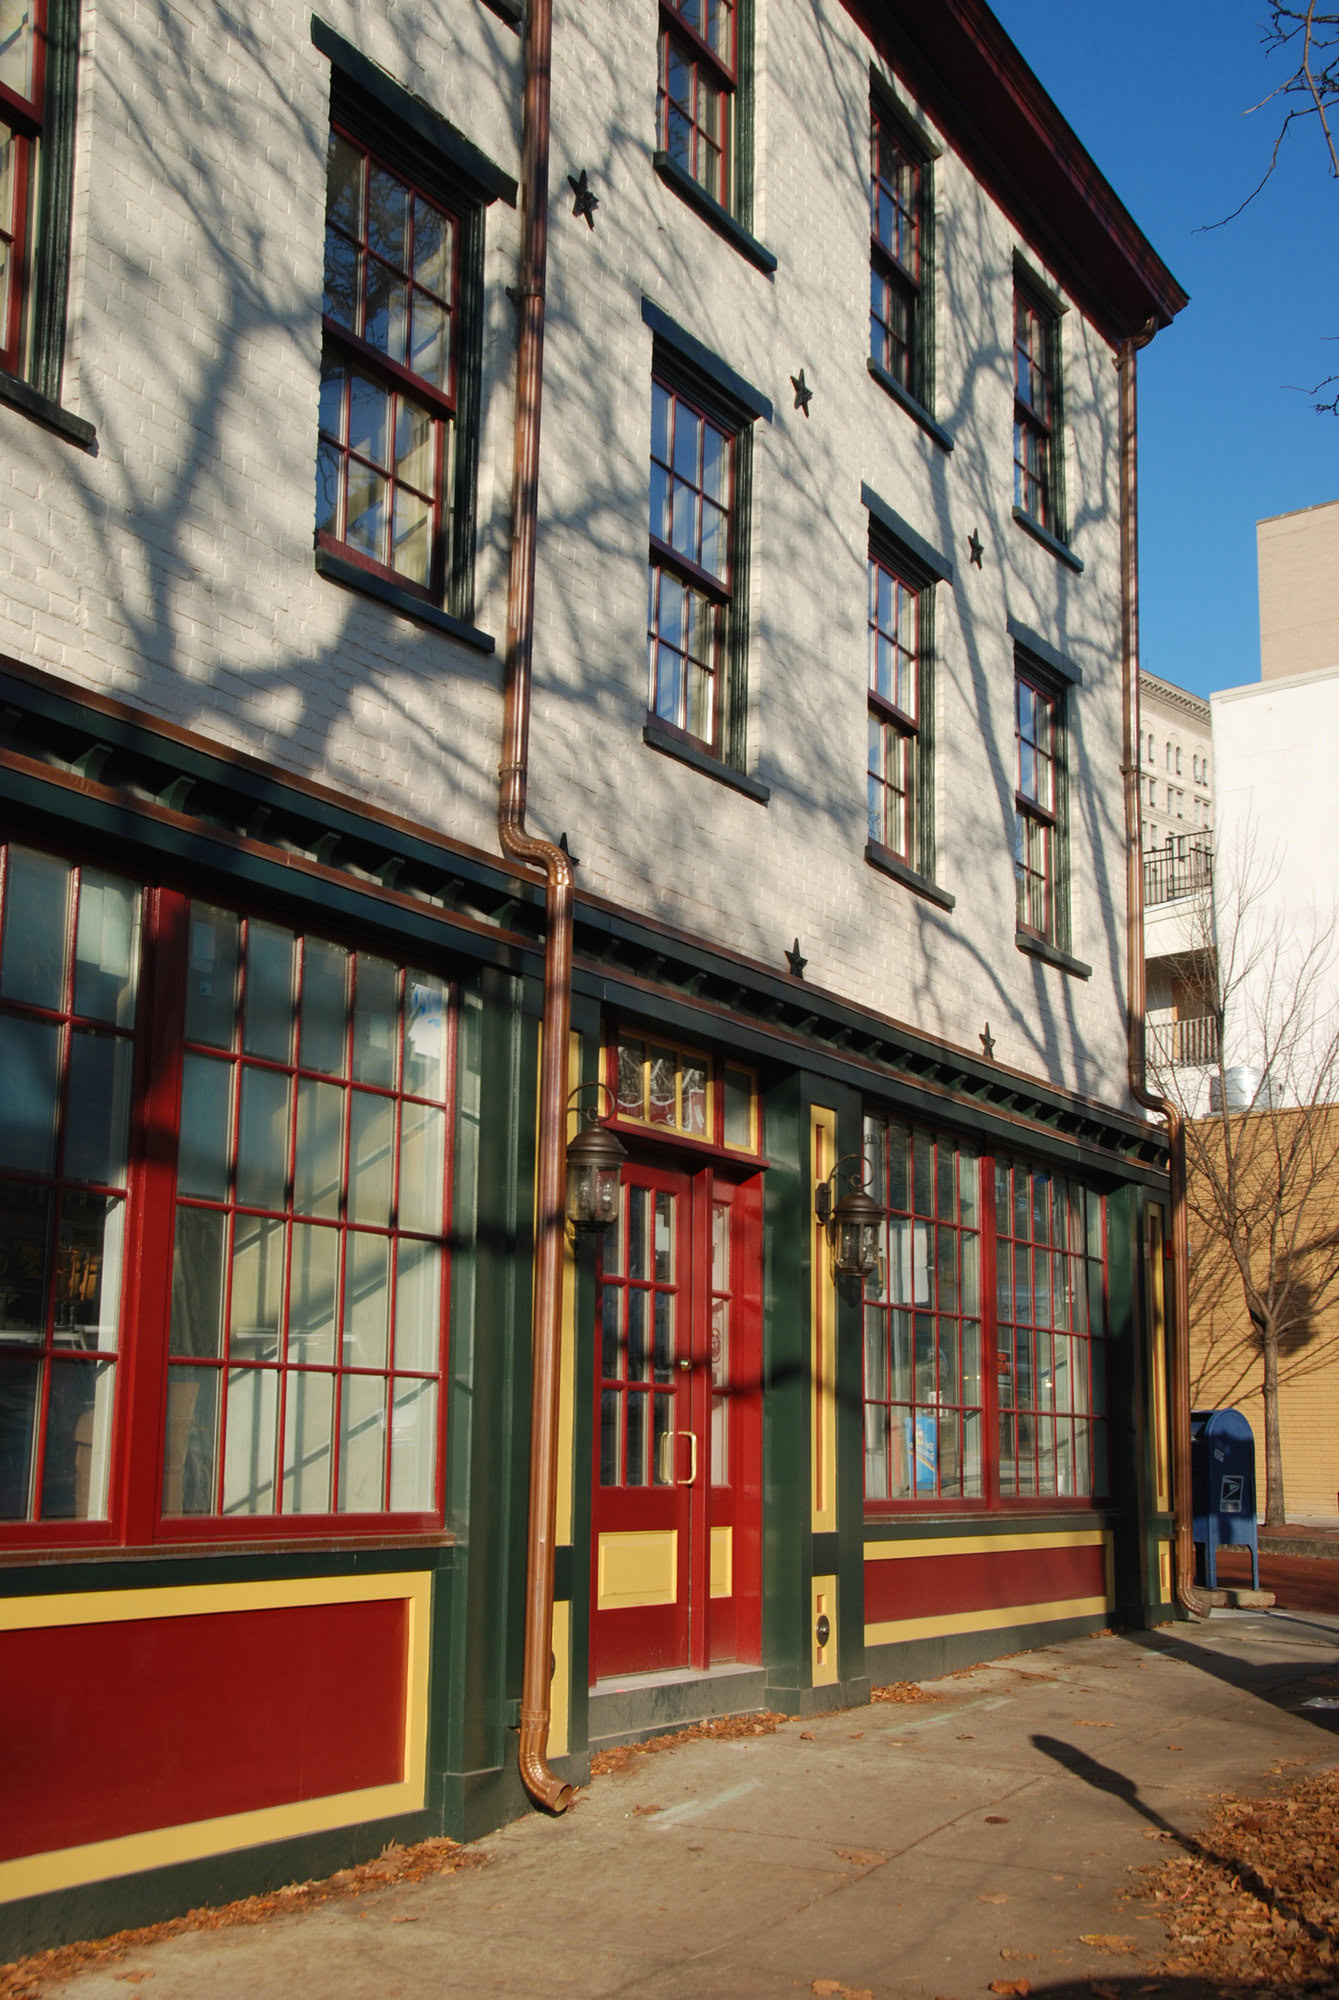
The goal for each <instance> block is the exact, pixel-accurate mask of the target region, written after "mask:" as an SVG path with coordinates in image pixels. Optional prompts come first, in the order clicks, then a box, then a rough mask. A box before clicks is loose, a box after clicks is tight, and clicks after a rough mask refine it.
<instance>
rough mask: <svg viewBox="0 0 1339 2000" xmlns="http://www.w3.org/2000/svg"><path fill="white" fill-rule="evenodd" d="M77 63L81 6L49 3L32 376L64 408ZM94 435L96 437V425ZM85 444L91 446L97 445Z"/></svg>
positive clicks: (73, 0)
mask: <svg viewBox="0 0 1339 2000" xmlns="http://www.w3.org/2000/svg"><path fill="white" fill-rule="evenodd" d="M78 63H79V0H50V5H49V7H48V10H47V48H46V127H45V131H44V133H43V138H42V160H41V168H40V178H39V185H38V190H37V246H36V254H35V256H34V260H33V331H32V352H31V355H30V356H29V363H28V371H27V372H28V379H29V381H30V382H31V383H32V386H33V388H34V389H36V390H37V391H38V392H39V394H40V395H43V396H46V397H49V398H50V400H51V401H52V402H53V403H55V404H59V402H60V394H61V378H62V375H63V372H64V367H65V317H66V304H67V297H68V293H69V284H70V231H71V216H72V211H73V204H74V126H75V109H76V96H77V79H78ZM76 421H77V420H76ZM89 429H90V432H91V430H92V426H91V425H90V426H89ZM80 441H81V442H83V443H90V442H92V439H91V437H90V438H88V439H82V440H80Z"/></svg>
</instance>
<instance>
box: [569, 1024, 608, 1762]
mask: <svg viewBox="0 0 1339 2000" xmlns="http://www.w3.org/2000/svg"><path fill="white" fill-rule="evenodd" d="M572 1029H573V1032H574V1033H575V1034H577V1035H579V1036H580V1037H581V1064H580V1075H581V1081H582V1083H583V1084H594V1083H597V1082H598V1081H599V1078H600V1056H601V1051H602V1049H603V1046H604V1042H603V1035H604V1020H603V1016H602V1014H601V1012H600V1009H599V1008H598V1007H595V1006H592V1004H591V1003H590V1001H588V1000H582V999H579V998H575V997H574V999H573V1003H572ZM582 1101H583V1103H585V1102H589V1103H595V1102H599V1101H601V1100H600V1098H599V1095H598V1093H596V1092H595V1091H594V1090H591V1091H588V1092H587V1093H586V1094H585V1096H584V1097H583V1099H582ZM595 1256H596V1244H595V1239H594V1237H593V1236H591V1237H590V1238H589V1240H588V1241H581V1240H578V1243H577V1255H576V1303H575V1308H574V1317H575V1322H576V1356H575V1367H574V1369H573V1376H572V1423H573V1436H572V1591H571V1604H572V1609H571V1614H570V1615H571V1621H572V1626H571V1630H572V1658H571V1672H572V1679H571V1700H570V1705H569V1710H568V1738H567V1743H568V1753H569V1758H570V1759H571V1758H574V1759H577V1760H580V1759H582V1758H585V1757H587V1756H588V1751H589V1744H590V1621H591V1596H592V1590H593V1580H592V1577H591V1524H592V1514H593V1510H594V1504H595V1493H594V1482H595V1338H594V1331H595V1293H596V1285H595ZM583 1782H584V1780H583Z"/></svg>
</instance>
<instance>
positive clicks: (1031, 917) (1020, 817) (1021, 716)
mask: <svg viewBox="0 0 1339 2000" xmlns="http://www.w3.org/2000/svg"><path fill="white" fill-rule="evenodd" d="M1014 702H1015V708H1014V715H1015V741H1016V747H1017V777H1016V790H1015V807H1016V816H1015V822H1014V826H1015V831H1014V874H1015V878H1016V882H1017V889H1018V924H1019V928H1020V929H1021V930H1026V931H1031V932H1032V933H1033V934H1034V935H1035V936H1037V937H1041V938H1045V939H1046V940H1047V941H1048V942H1049V943H1052V944H1056V943H1059V942H1060V938H1059V936H1058V934H1057V933H1058V930H1059V925H1058V922H1057V906H1058V900H1059V898H1058V893H1057V892H1058V886H1059V885H1058V880H1057V876H1058V858H1059V857H1058V853H1057V845H1058V843H1057V832H1058V823H1059V818H1060V797H1061V793H1060V767H1059V753H1060V741H1059V736H1060V726H1061V725H1060V708H1061V697H1060V695H1059V693H1058V692H1056V691H1054V690H1052V689H1049V688H1046V687H1044V686H1042V685H1041V684H1040V682H1039V681H1038V680H1036V679H1034V678H1032V677H1031V676H1030V675H1029V674H1026V673H1021V672H1020V673H1019V674H1018V675H1017V677H1016V679H1015V683H1014Z"/></svg>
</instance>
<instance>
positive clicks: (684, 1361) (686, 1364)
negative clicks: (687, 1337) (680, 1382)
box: [679, 1354, 693, 1375]
mask: <svg viewBox="0 0 1339 2000" xmlns="http://www.w3.org/2000/svg"><path fill="white" fill-rule="evenodd" d="M692 1365H693V1364H692V1362H691V1361H690V1360H689V1358H688V1356H687V1355H686V1354H681V1355H680V1356H679V1366H680V1368H682V1370H683V1372H684V1374H685V1375H686V1374H687V1373H688V1371H689V1369H690V1368H691V1367H692Z"/></svg>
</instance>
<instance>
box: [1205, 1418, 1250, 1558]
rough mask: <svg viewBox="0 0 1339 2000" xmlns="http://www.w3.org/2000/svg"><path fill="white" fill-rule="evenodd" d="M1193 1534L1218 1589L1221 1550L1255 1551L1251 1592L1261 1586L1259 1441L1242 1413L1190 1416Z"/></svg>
mask: <svg viewBox="0 0 1339 2000" xmlns="http://www.w3.org/2000/svg"><path fill="white" fill-rule="evenodd" d="M1190 1491H1191V1499H1192V1504H1193V1510H1194V1527H1193V1533H1194V1537H1195V1540H1196V1541H1197V1542H1199V1543H1201V1544H1202V1545H1203V1549H1204V1581H1205V1582H1206V1583H1207V1584H1208V1586H1209V1588H1210V1590H1214V1589H1216V1588H1217V1585H1218V1551H1219V1549H1220V1548H1230V1547H1238V1548H1247V1549H1249V1550H1250V1552H1251V1588H1252V1590H1258V1589H1259V1588H1260V1542H1259V1537H1258V1535H1257V1533H1256V1520H1255V1439H1254V1437H1253V1436H1252V1435H1251V1427H1250V1425H1249V1424H1248V1423H1247V1421H1246V1419H1245V1417H1243V1416H1242V1414H1241V1411H1240V1410H1195V1411H1193V1412H1192V1413H1191V1418H1190Z"/></svg>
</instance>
